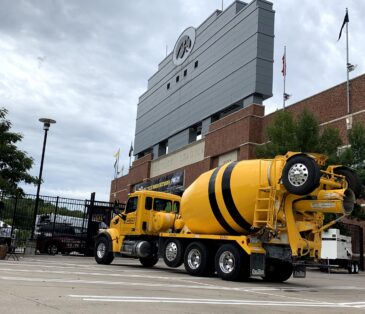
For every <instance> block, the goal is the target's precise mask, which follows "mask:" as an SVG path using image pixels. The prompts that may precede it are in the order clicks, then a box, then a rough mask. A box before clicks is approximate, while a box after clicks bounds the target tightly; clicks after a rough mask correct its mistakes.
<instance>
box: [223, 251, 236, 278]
mask: <svg viewBox="0 0 365 314" xmlns="http://www.w3.org/2000/svg"><path fill="white" fill-rule="evenodd" d="M235 264H236V262H235V258H234V255H233V254H232V252H229V251H225V252H223V253H222V254H221V255H220V256H219V268H220V269H221V271H222V272H223V273H225V274H229V273H231V272H232V271H233V270H234V268H235Z"/></svg>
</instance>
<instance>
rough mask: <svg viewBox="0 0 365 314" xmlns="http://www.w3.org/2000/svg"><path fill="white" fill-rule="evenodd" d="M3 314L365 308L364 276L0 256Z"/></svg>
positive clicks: (346, 310) (339, 310) (352, 310)
mask: <svg viewBox="0 0 365 314" xmlns="http://www.w3.org/2000/svg"><path fill="white" fill-rule="evenodd" d="M0 283H1V284H0V307H1V313H151V314H152V313H209V314H212V313H243V312H245V311H250V312H251V313H317V312H318V311H319V312H320V313H365V275H364V273H360V274H358V275H348V274H347V273H346V272H342V273H335V274H325V273H321V272H319V271H310V272H308V273H307V278H305V279H293V278H291V279H289V280H288V281H287V282H286V283H282V284H268V283H265V282H263V281H261V280H252V281H250V282H227V281H222V280H220V279H219V278H214V277H212V278H199V277H191V276H189V275H187V274H185V271H184V269H183V268H179V269H176V270H175V269H169V268H166V267H165V266H164V263H163V262H159V263H158V264H157V266H155V267H154V268H153V269H144V268H142V267H141V266H140V264H139V262H138V260H133V259H120V258H119V259H115V260H114V262H113V264H112V265H109V266H105V265H97V264H96V263H95V262H94V259H93V258H89V257H77V256H61V255H58V256H41V255H36V256H33V257H25V258H21V259H20V261H13V260H11V259H10V260H2V261H0Z"/></svg>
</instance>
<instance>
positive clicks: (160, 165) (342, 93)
mask: <svg viewBox="0 0 365 314" xmlns="http://www.w3.org/2000/svg"><path fill="white" fill-rule="evenodd" d="M274 15H275V12H274V11H273V9H272V3H270V2H267V1H264V0H254V1H252V2H250V3H248V4H246V3H243V2H241V1H235V2H233V3H232V4H231V5H230V6H229V7H228V8H226V9H225V10H224V11H219V10H217V11H215V12H214V13H213V14H212V15H211V16H209V17H208V18H207V19H206V20H205V21H204V22H203V23H202V24H201V25H200V26H198V27H197V28H193V27H189V28H187V29H186V30H185V31H184V32H183V33H182V34H181V35H180V36H179V38H178V39H177V41H176V44H175V47H174V50H173V51H172V52H171V53H170V54H169V55H168V56H166V58H164V59H163V60H162V61H161V63H160V64H159V66H158V71H157V72H156V73H155V74H154V75H153V76H152V77H151V78H150V79H149V80H148V88H147V91H146V92H145V93H144V94H142V95H141V96H140V98H139V103H138V109H137V119H136V133H135V141H134V157H135V161H134V162H133V164H132V166H131V168H130V170H129V173H128V174H127V175H125V176H122V177H120V178H117V179H115V180H113V181H112V183H111V194H110V200H111V201H114V200H118V201H120V202H125V201H126V199H127V195H128V193H131V192H133V191H136V190H139V189H154V190H159V191H168V192H173V193H178V194H181V193H182V192H183V191H184V189H185V188H186V187H187V186H189V185H190V184H191V183H192V182H193V181H194V180H195V179H196V178H197V177H198V176H199V175H200V174H201V173H203V172H205V171H207V170H209V169H212V168H215V167H217V166H219V165H221V164H224V163H226V162H228V161H234V160H243V159H250V158H254V157H255V147H256V146H257V145H260V144H262V143H264V142H265V129H266V127H267V125H268V124H269V123H270V121H271V120H272V114H269V115H265V107H264V105H263V101H264V100H265V99H267V98H269V97H271V96H272V82H273V48H274ZM350 86H351V98H350V100H351V101H350V104H351V105H350V113H349V112H348V108H347V102H346V83H343V84H339V85H337V86H334V87H331V88H329V89H328V90H325V91H322V92H320V93H318V94H316V95H313V96H311V97H308V98H307V99H304V100H302V101H300V102H298V103H295V104H293V105H291V106H288V107H287V108H286V110H288V111H291V112H293V113H294V114H298V113H300V112H301V111H302V110H303V109H304V108H306V109H308V110H310V111H312V112H313V113H314V114H315V115H316V116H317V118H318V120H319V121H320V125H321V126H326V125H331V126H333V127H335V128H338V129H339V130H340V133H341V136H342V137H343V140H344V142H345V143H346V132H347V130H348V129H349V128H351V127H352V124H353V123H355V122H356V121H362V122H365V75H361V76H359V77H357V78H354V79H352V80H351V81H350Z"/></svg>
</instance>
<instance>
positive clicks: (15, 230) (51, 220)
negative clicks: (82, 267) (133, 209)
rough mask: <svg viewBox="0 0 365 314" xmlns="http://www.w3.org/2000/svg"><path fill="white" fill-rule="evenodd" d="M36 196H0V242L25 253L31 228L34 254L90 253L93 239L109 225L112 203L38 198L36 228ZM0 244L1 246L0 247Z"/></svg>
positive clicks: (48, 197)
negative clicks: (33, 239)
mask: <svg viewBox="0 0 365 314" xmlns="http://www.w3.org/2000/svg"><path fill="white" fill-rule="evenodd" d="M35 199H36V196H35V195H29V194H27V195H25V196H23V197H13V196H9V195H6V194H3V193H0V242H3V243H4V242H5V243H7V244H8V246H9V247H11V248H12V249H13V250H16V251H17V252H24V250H25V247H26V243H27V241H28V239H29V238H30V237H31V233H32V228H33V227H34V230H35V232H34V238H36V245H37V250H38V251H39V252H40V253H49V254H56V253H57V252H62V253H70V252H73V251H76V252H79V253H83V254H88V253H91V252H92V248H93V238H94V236H95V235H96V234H97V232H98V230H99V229H100V228H104V227H106V226H108V225H109V222H110V219H111V216H112V209H113V207H114V204H113V203H109V202H100V201H95V200H94V195H91V198H90V199H89V200H78V199H70V198H62V197H52V196H40V199H39V205H38V210H37V216H36V221H35V225H33V223H34V222H33V220H34V210H35ZM0 244H1V243H0Z"/></svg>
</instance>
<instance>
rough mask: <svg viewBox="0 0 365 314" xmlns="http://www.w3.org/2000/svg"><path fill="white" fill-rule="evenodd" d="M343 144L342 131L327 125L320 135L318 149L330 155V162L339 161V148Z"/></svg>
mask: <svg viewBox="0 0 365 314" xmlns="http://www.w3.org/2000/svg"><path fill="white" fill-rule="evenodd" d="M341 145H342V140H341V136H340V131H339V130H338V129H335V128H333V127H326V128H325V129H324V130H323V132H322V134H321V135H320V137H319V145H318V151H319V152H321V153H322V154H325V155H327V156H328V163H330V164H337V163H339V157H338V156H337V148H338V147H340V146H341Z"/></svg>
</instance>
